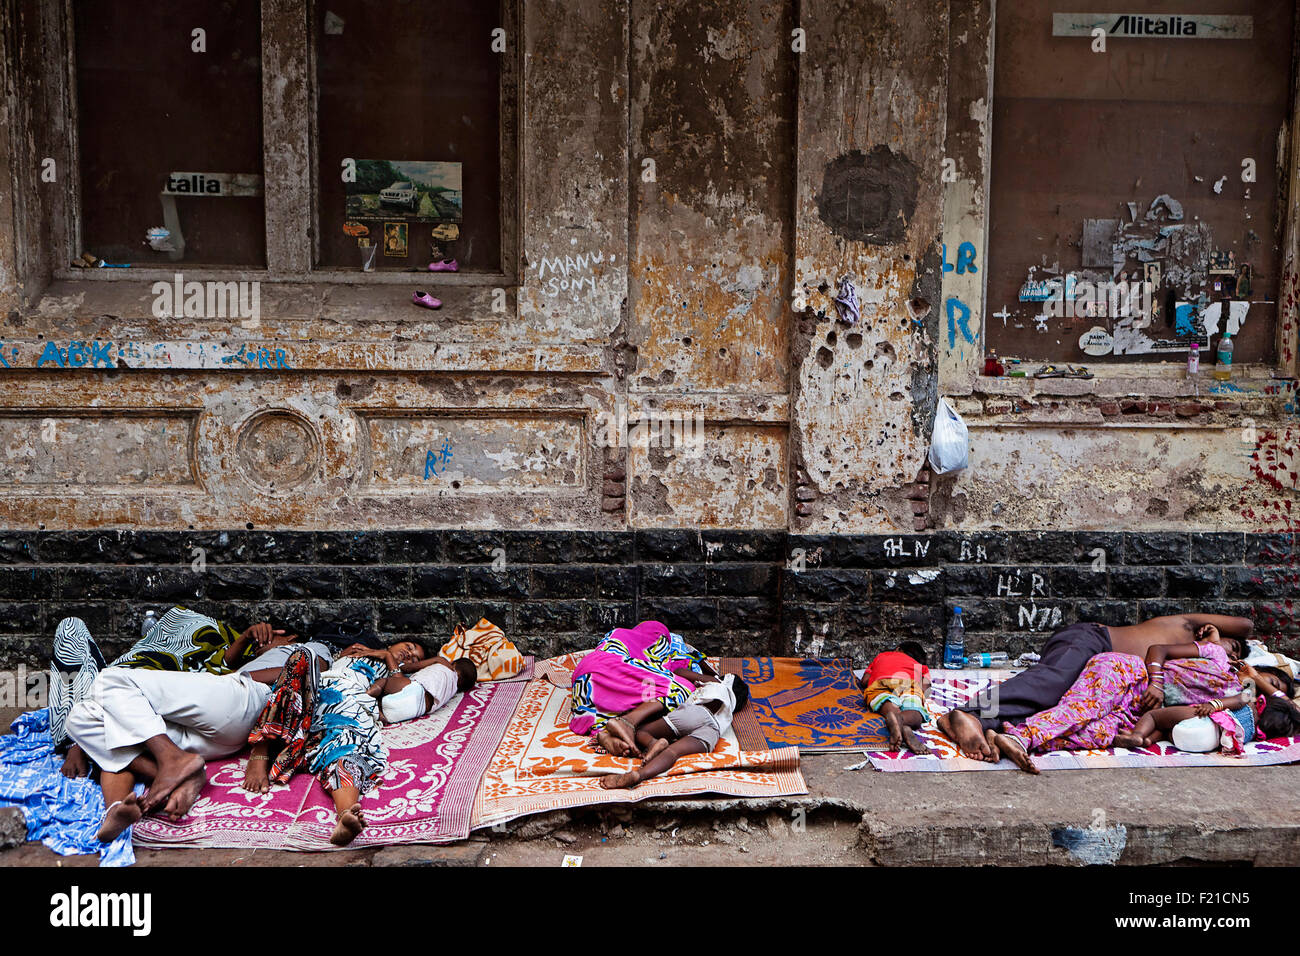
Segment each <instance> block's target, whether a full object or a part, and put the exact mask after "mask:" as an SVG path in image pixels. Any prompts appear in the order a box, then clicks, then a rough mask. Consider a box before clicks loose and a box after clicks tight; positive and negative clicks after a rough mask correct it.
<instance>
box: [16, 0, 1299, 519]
mask: <svg viewBox="0 0 1300 956" xmlns="http://www.w3.org/2000/svg"><path fill="white" fill-rule="evenodd" d="M55 6H57V5H55ZM990 7H991V3H990V2H989V0H976V2H969V0H951V2H950V3H949V4H942V3H940V4H936V3H934V2H933V0H862V2H857V3H843V2H833V0H803V2H801V3H799V4H797V5H795V4H790V3H784V2H780V0H703V2H701V3H699V4H694V5H661V4H654V3H650V2H648V0H613V2H600V0H540V2H529V3H528V4H527V5H526V9H523V11H522V24H521V29H522V41H521V42H522V54H521V56H520V58H519V67H520V72H519V74H518V82H519V90H518V94H519V113H518V117H519V119H518V122H519V129H518V142H519V149H518V155H517V156H507V160H508V161H513V162H514V165H515V166H516V167H517V177H516V178H517V182H518V207H519V208H518V209H517V210H509V211H507V212H508V213H510V214H509V215H503V220H505V221H513V222H516V223H517V236H516V237H515V238H516V239H517V243H516V244H515V245H514V246H511V245H510V244H509V243H507V244H506V248H512V247H513V248H515V249H517V252H518V261H517V262H515V263H508V264H507V267H506V269H505V272H506V276H505V277H504V279H503V280H501V285H502V286H503V287H504V288H503V289H502V292H503V293H504V296H505V299H506V303H505V305H506V307H505V310H504V311H500V310H499V309H498V302H497V298H498V296H497V291H496V288H495V287H494V286H493V285H492V284H488V283H484V282H479V283H477V284H476V283H474V282H473V281H454V282H449V283H448V284H446V285H445V286H439V287H438V295H439V297H440V298H442V299H443V301H444V306H443V309H442V310H441V311H440V312H438V313H436V314H428V313H421V312H419V310H412V308H411V306H410V304H409V301H407V300H408V297H409V288H407V287H405V286H403V285H397V284H387V285H385V284H376V285H363V284H361V283H358V284H355V285H347V284H314V283H312V282H310V281H301V282H291V283H289V282H286V283H282V284H272V283H269V282H264V283H263V287H262V289H261V295H262V299H261V302H262V313H263V319H262V323H261V326H260V327H259V328H257V329H247V328H243V327H241V326H240V325H239V324H238V323H237V322H232V321H229V320H216V319H212V320H209V319H157V318H154V317H153V315H152V314H151V300H152V298H153V295H152V293H151V290H150V286H151V283H150V282H148V281H140V280H135V281H126V282H122V281H116V282H106V281H71V280H67V279H64V280H55V281H53V282H51V272H52V270H53V268H55V266H56V265H57V263H56V262H55V259H56V258H57V256H56V255H55V253H54V251H53V250H55V249H56V248H57V246H56V245H55V243H54V242H47V241H45V240H44V239H41V240H39V241H35V242H32V241H29V240H30V237H31V236H32V235H33V234H35V235H40V236H47V235H49V236H55V237H56V239H57V235H58V233H59V231H60V229H61V228H62V227H61V226H59V224H58V216H57V215H56V212H57V209H53V208H51V207H50V206H49V204H48V201H47V199H48V197H47V195H46V194H45V193H41V192H40V191H39V188H38V184H37V181H36V176H37V166H35V165H31V164H25V163H24V161H23V160H24V157H29V156H30V155H33V154H42V153H43V152H44V151H51V150H57V149H60V148H64V147H60V146H58V144H59V143H64V146H65V147H66V137H67V130H68V128H69V127H70V125H71V123H72V118H71V116H70V115H66V116H65V115H64V114H65V112H66V110H63V108H61V107H58V106H57V104H58V103H60V102H61V99H62V96H63V93H62V86H61V82H62V81H59V82H58V83H55V82H52V81H51V82H46V81H44V80H41V79H39V71H28V70H25V69H24V64H27V63H29V62H31V61H32V57H33V54H34V52H35V51H37V50H38V49H39V44H36V43H34V41H32V39H31V37H32V36H36V37H40V36H46V37H48V36H49V34H50V32H51V29H52V26H56V25H52V24H51V23H48V22H45V21H44V20H40V22H38V23H35V24H34V25H32V23H31V22H29V20H24V19H23V18H25V17H27V18H30V17H33V16H36V15H35V14H29V13H27V12H26V11H27V6H26V5H24V4H16V3H14V2H12V0H0V28H3V30H4V44H5V45H4V50H5V53H6V57H5V61H4V63H3V64H0V79H3V82H4V98H3V102H0V310H2V312H0V363H2V364H0V375H3V376H4V378H5V381H6V386H7V387H6V388H5V389H4V390H3V391H0V526H5V527H9V528H20V529H36V528H47V529H56V528H99V527H130V528H142V529H148V528H155V529H164V530H169V531H172V530H175V531H186V530H188V529H191V528H193V529H197V530H199V531H203V530H205V529H247V528H248V527H249V526H252V527H253V528H256V529H263V528H270V529H288V528H297V529H316V530H322V531H324V530H337V529H372V528H374V529H379V528H404V527H430V528H462V527H464V528H472V529H489V530H490V529H499V528H511V529H528V528H575V529H585V530H588V531H610V530H621V529H626V528H629V527H632V528H640V529H652V528H680V529H695V528H705V529H708V528H717V529H736V528H750V529H775V530H779V531H786V530H788V531H793V532H796V533H802V534H808V535H817V534H828V533H841V532H843V533H857V534H873V533H874V534H886V535H889V534H897V533H898V532H900V531H906V532H911V531H913V530H924V529H926V528H927V527H929V528H934V527H938V528H947V529H967V528H971V529H1025V528H1046V527H1051V528H1061V529H1075V528H1077V529H1092V528H1110V527H1114V528H1131V529H1156V528H1164V529H1185V528H1189V527H1197V528H1205V527H1221V528H1237V529H1241V528H1253V527H1254V526H1253V525H1252V521H1254V519H1253V518H1251V517H1250V516H1249V515H1250V512H1251V510H1252V508H1253V509H1255V510H1257V511H1258V510H1261V509H1263V508H1264V507H1265V499H1266V498H1268V494H1266V493H1265V491H1264V490H1263V489H1260V488H1254V489H1253V490H1252V489H1251V488H1249V487H1247V485H1248V484H1249V481H1250V476H1251V473H1252V472H1251V464H1250V458H1249V453H1250V449H1248V448H1247V447H1245V445H1244V444H1243V443H1242V442H1241V441H1240V440H1239V438H1237V437H1235V436H1239V434H1240V432H1241V429H1242V427H1243V423H1244V420H1246V419H1249V420H1251V421H1253V422H1255V423H1256V424H1257V425H1258V426H1259V428H1260V430H1261V431H1262V432H1269V431H1270V430H1271V432H1270V433H1279V434H1284V433H1285V432H1284V430H1283V429H1284V426H1286V424H1287V423H1288V422H1289V416H1291V415H1292V414H1293V412H1290V411H1287V409H1294V408H1295V407H1296V406H1295V397H1294V394H1293V392H1292V391H1290V390H1288V387H1287V386H1286V385H1285V384H1283V385H1279V384H1278V383H1276V382H1273V381H1272V380H1269V379H1266V378H1260V379H1256V380H1252V381H1242V382H1240V383H1236V382H1234V383H1232V385H1233V388H1235V389H1239V390H1241V394H1238V393H1237V392H1236V391H1232V390H1231V389H1223V390H1220V391H1214V390H1210V389H1201V391H1200V392H1196V391H1193V390H1189V389H1188V388H1187V387H1185V385H1184V384H1183V383H1180V382H1176V381H1173V380H1170V379H1155V378H1152V379H1144V380H1142V381H1133V380H1129V379H1124V380H1115V381H1111V380H1109V379H1106V380H1104V381H1099V382H1098V383H1096V384H1095V387H1094V386H1090V387H1089V389H1084V388H1082V384H1083V383H1058V384H1056V385H1052V384H1051V383H1037V384H1032V385H1031V384H1027V383H1024V382H1021V383H1019V384H1017V383H1016V382H1007V381H1005V380H1001V381H1000V380H990V379H983V378H982V377H981V376H979V375H978V370H979V365H980V362H981V359H982V346H983V340H982V338H981V336H982V333H983V332H984V330H985V321H984V313H985V311H986V310H985V308H984V305H983V300H984V295H983V281H984V276H985V270H984V261H983V260H984V253H985V247H986V236H987V232H988V224H987V222H986V216H987V191H988V167H989V156H988V142H989V128H988V115H989V103H990V96H991V94H990V70H991V64H992V50H991V23H992V17H991V10H990ZM51 8H52V5H51V4H50V3H44V4H43V5H42V6H41V9H43V10H49V9H51ZM945 8H946V9H945ZM267 9H268V10H270V11H271V12H272V13H275V12H276V11H278V14H276V16H271V17H270V18H269V19H268V21H267V22H268V25H269V28H270V29H275V28H276V23H278V22H280V19H291V13H292V11H290V10H289V7H287V6H285V5H284V4H283V3H279V2H277V3H276V4H274V5H268V6H267ZM39 19H40V18H39V17H37V20H39ZM20 23H28V24H29V28H28V31H27V34H25V36H26V37H27V38H26V39H22V40H20V38H19V37H18V25H19V24H20ZM797 31H801V32H797ZM55 32H57V30H56V31H55ZM792 44H795V45H800V44H801V49H800V50H798V51H796V49H794V48H793V46H792ZM301 52H302V51H300V50H299V51H297V52H294V51H293V50H289V51H288V53H287V54H286V56H287V58H288V59H289V60H292V61H293V62H297V59H298V57H299V54H300V53H301ZM303 93H304V91H302V90H296V91H294V96H293V98H292V99H293V102H299V101H301V100H302V99H303ZM42 104H49V105H51V108H50V109H49V110H47V111H46V112H47V114H48V115H47V116H46V117H44V118H42V116H41V110H40V105H42ZM266 109H267V116H268V122H270V123H271V124H272V125H274V124H284V123H287V122H288V121H289V120H291V119H292V115H291V114H292V110H290V109H289V107H288V106H286V105H285V102H281V101H279V100H275V99H273V100H272V101H269V102H268V103H267V106H266ZM1294 126H1295V124H1293V127H1294ZM512 135H513V131H509V130H507V131H506V134H505V135H504V136H503V138H504V139H505V140H506V141H507V142H509V141H510V140H511V137H512ZM1293 135H1294V134H1293ZM291 146H294V148H295V149H296V148H298V147H302V148H306V146H305V144H302V143H297V144H296V145H294V144H291ZM60 155H63V154H62V153H60ZM647 160H650V161H653V176H649V175H647V171H648V169H649V167H647V165H646V161H647ZM1283 162H1284V163H1289V164H1290V167H1289V168H1291V169H1292V170H1293V172H1292V176H1291V180H1292V186H1291V193H1290V198H1289V199H1288V200H1287V205H1286V210H1287V211H1286V215H1287V219H1288V223H1289V229H1288V245H1287V246H1286V247H1285V248H1286V255H1287V259H1286V261H1287V262H1288V263H1289V267H1288V272H1287V277H1286V279H1285V280H1284V283H1283V293H1282V297H1281V298H1282V304H1281V314H1282V328H1281V329H1280V330H1279V349H1278V352H1279V355H1281V356H1283V358H1284V367H1285V369H1286V370H1287V371H1289V372H1292V373H1293V372H1294V363H1295V354H1296V350H1295V347H1294V339H1295V334H1296V326H1297V320H1296V315H1297V308H1298V306H1297V302H1298V301H1300V292H1298V291H1297V290H1300V284H1298V282H1297V279H1296V267H1295V263H1296V262H1297V261H1298V256H1297V252H1296V250H1297V248H1300V246H1298V245H1297V243H1298V242H1300V240H1297V238H1296V230H1295V228H1294V224H1295V220H1296V219H1297V217H1300V200H1298V199H1297V183H1296V174H1295V173H1294V161H1293V160H1292V159H1284V160H1283ZM949 171H951V174H950V175H945V174H946V173H949ZM64 173H66V170H64ZM272 188H279V187H277V186H275V185H274V184H273V183H272V181H271V179H268V190H270V189H272ZM286 188H288V187H286ZM304 201H305V200H304ZM20 242H21V243H23V244H20ZM288 248H289V247H288V246H287V245H285V247H284V250H282V251H284V252H285V254H284V255H283V256H281V257H280V258H281V261H289V259H290V258H291V257H290V254H289V252H288V251H287V250H288ZM290 264H292V263H290ZM844 277H848V278H849V279H850V280H851V282H852V284H853V287H854V290H855V293H856V296H857V300H858V303H859V308H860V315H859V318H858V320H857V322H856V323H855V324H846V323H844V322H841V321H839V320H838V319H839V315H840V312H839V310H838V309H837V307H836V304H835V301H834V300H835V298H836V296H837V295H838V293H839V291H840V280H841V279H842V278H844ZM116 278H119V279H120V278H129V277H116ZM468 278H469V277H466V276H459V277H456V279H457V280H467V279H468ZM516 279H517V282H516V281H515V280H516ZM40 292H44V296H43V298H41V297H40V296H39V295H36V294H35V293H40ZM25 299H26V300H30V301H25ZM954 301H955V302H957V303H960V306H961V308H957V307H955V306H953V305H952V303H953V302H954ZM413 312H415V313H418V314H413ZM51 349H52V350H53V351H51ZM3 365H7V366H9V367H8V368H7V369H6V368H4V367H3ZM1270 390H1271V391H1270ZM1134 394H1138V395H1141V396H1142V400H1141V402H1140V403H1138V402H1136V400H1134V398H1133V396H1134ZM940 396H946V397H948V398H949V399H950V400H952V401H954V402H955V403H956V405H957V408H958V411H959V412H961V413H962V414H963V415H964V416H966V418H967V421H968V423H969V424H970V425H971V435H972V446H971V465H972V467H971V468H970V469H969V470H968V471H966V472H963V473H961V474H960V475H957V476H952V477H944V478H937V479H935V480H934V481H933V482H932V483H931V485H930V486H929V488H928V491H929V492H930V494H931V500H930V502H929V516H928V517H925V516H924V509H921V510H918V508H917V505H918V502H917V501H916V497H915V490H914V489H915V488H916V487H917V486H916V485H914V484H913V483H914V482H915V481H916V480H917V478H918V473H919V472H921V471H922V469H923V466H924V462H925V455H926V451H927V448H928V439H929V433H930V428H931V423H932V420H933V417H934V412H935V407H936V403H937V401H938V399H939V398H940ZM1137 404H1141V406H1142V407H1141V408H1140V409H1138V408H1136V407H1131V408H1130V407H1129V406H1130V405H1133V406H1136V405H1137ZM1180 425H1181V426H1183V427H1175V426H1180ZM647 428H649V430H650V436H651V437H652V438H658V439H661V438H662V437H663V436H664V434H665V432H666V433H667V434H668V435H669V436H673V435H675V436H676V438H675V439H674V440H670V441H668V442H666V443H665V442H663V441H661V440H651V441H646V440H645V438H646V435H647V431H646V430H647ZM656 429H658V431H656ZM674 429H675V430H676V431H674ZM924 487H925V486H924V484H922V488H923V489H924ZM1242 488H1246V490H1245V491H1242ZM1294 494H1295V492H1294V487H1292V488H1289V489H1287V490H1286V491H1285V495H1288V496H1290V497H1294ZM922 497H924V495H922ZM1288 500H1289V499H1288ZM638 533H640V532H638Z"/></svg>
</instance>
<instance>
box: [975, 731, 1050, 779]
mask: <svg viewBox="0 0 1300 956" xmlns="http://www.w3.org/2000/svg"><path fill="white" fill-rule="evenodd" d="M984 736H985V738H986V739H987V740H988V742H989V746H990V747H992V748H993V751H994V753H1000V754H1002V756H1004V757H1006V758H1007V759H1008V760H1010V761H1011V762H1012V763H1013V764H1015V765H1016V766H1017V767H1019V768H1020V769H1021V770H1023V771H1024V772H1025V773H1032V774H1037V773H1038V772H1039V770H1038V767H1037V766H1035V765H1034V761H1033V760H1031V759H1030V757H1029V752H1028V751H1026V750H1025V748H1024V747H1022V746H1021V745H1020V741H1019V740H1017V739H1016V738H1015V737H1012V736H1011V735H1010V734H1000V733H998V732H997V731H995V730H989V731H985V734H984Z"/></svg>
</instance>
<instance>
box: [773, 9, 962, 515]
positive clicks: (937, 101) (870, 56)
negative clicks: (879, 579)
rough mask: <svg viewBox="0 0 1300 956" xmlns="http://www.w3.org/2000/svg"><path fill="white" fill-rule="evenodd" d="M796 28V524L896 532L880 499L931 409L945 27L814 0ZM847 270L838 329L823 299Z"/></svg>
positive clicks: (915, 452) (922, 434)
mask: <svg viewBox="0 0 1300 956" xmlns="http://www.w3.org/2000/svg"><path fill="white" fill-rule="evenodd" d="M800 25H801V26H802V27H803V28H804V29H805V30H806V31H807V43H808V49H807V51H806V52H805V53H804V54H803V55H801V56H800V59H799V135H798V147H797V148H798V157H799V160H798V169H799V174H798V190H799V191H798V201H797V204H796V224H797V233H796V239H795V250H796V251H795V273H794V283H795V289H796V294H797V295H802V296H804V297H805V298H806V302H807V307H806V308H805V309H804V311H803V313H802V314H801V315H800V318H799V322H798V326H797V329H796V332H795V342H794V345H793V349H792V351H793V355H792V364H793V365H794V366H795V368H796V369H797V372H796V374H795V377H794V382H793V383H792V385H793V389H794V392H795V399H794V409H793V411H794V420H793V421H792V423H791V438H792V444H793V445H794V453H793V458H794V466H795V469H796V480H797V482H798V484H799V487H800V489H801V490H803V491H804V494H803V495H802V496H801V501H802V503H803V504H804V507H803V508H801V509H800V512H801V514H800V515H799V517H800V518H802V519H803V520H798V521H796V526H797V527H799V528H800V529H801V530H818V531H846V530H849V529H861V530H883V529H887V528H890V527H895V528H896V527H900V526H903V527H906V525H907V524H910V523H911V510H910V507H908V506H907V502H906V500H905V499H904V498H903V496H902V494H901V493H891V492H892V491H893V490H894V489H899V488H901V487H902V486H903V485H904V484H906V483H907V482H908V481H910V480H911V479H912V478H913V477H914V476H915V475H916V473H917V471H918V470H919V469H920V467H921V464H922V462H923V461H924V457H925V452H926V447H927V436H928V434H929V426H930V419H931V418H932V417H933V407H934V389H935V370H936V369H935V362H936V355H935V348H936V341H935V329H936V311H935V308H934V303H935V301H936V300H937V297H938V292H939V290H938V285H939V276H940V256H939V237H940V233H941V230H942V196H941V191H940V189H939V188H938V181H939V171H940V167H941V159H942V155H943V153H942V146H943V137H944V116H945V105H946V104H945V101H946V96H945V94H944V73H945V70H944V66H945V61H946V56H947V21H946V18H945V17H943V16H935V15H934V4H932V3H926V2H920V0H917V2H910V0H909V2H895V3H862V4H842V3H832V2H815V3H808V4H804V5H802V7H801V17H800ZM845 277H847V278H848V281H850V282H852V284H853V285H854V287H855V288H856V290H857V298H858V299H859V301H860V311H861V317H860V319H859V320H858V321H857V322H856V323H855V324H853V325H851V326H850V325H845V324H841V323H839V322H838V321H837V311H836V308H835V305H834V302H833V299H834V298H835V296H836V294H837V292H838V290H839V284H840V281H841V279H843V278H845ZM808 492H812V493H811V494H809V493H808Z"/></svg>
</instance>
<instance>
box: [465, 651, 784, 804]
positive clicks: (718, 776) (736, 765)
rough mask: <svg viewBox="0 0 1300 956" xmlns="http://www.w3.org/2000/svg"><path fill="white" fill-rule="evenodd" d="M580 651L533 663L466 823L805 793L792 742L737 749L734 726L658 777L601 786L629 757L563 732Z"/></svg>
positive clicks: (628, 764)
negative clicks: (712, 746)
mask: <svg viewBox="0 0 1300 956" xmlns="http://www.w3.org/2000/svg"><path fill="white" fill-rule="evenodd" d="M581 659H582V655H581V654H567V655H564V656H562V657H556V658H552V659H550V660H548V661H542V662H539V663H538V665H537V676H538V678H539V679H537V680H532V681H529V682H528V685H527V687H526V688H525V690H524V695H523V697H522V699H521V700H520V701H519V704H518V706H517V707H516V708H515V716H514V719H513V720H511V722H510V725H509V726H508V727H507V728H506V732H505V736H504V737H503V738H502V740H501V745H500V746H499V747H498V748H497V752H496V754H495V755H494V756H493V758H492V762H491V763H490V764H489V765H488V769H487V772H486V773H485V774H484V775H483V781H482V784H481V785H480V786H479V791H478V796H477V797H476V798H475V800H474V809H473V811H472V813H471V816H470V827H471V829H479V828H480V827H487V826H493V825H495V824H498V823H504V822H506V821H508V820H513V819H516V818H517V817H522V816H527V815H528V814H532V813H542V812H545V811H547V810H558V809H563V808H572V807H584V806H591V805H594V804H600V803H635V802H637V801H640V800H645V799H648V798H650V797H685V796H695V795H698V794H705V793H718V794H725V795H728V796H736V797H780V796H787V795H791V794H802V793H807V792H808V787H807V785H806V784H805V783H804V779H803V774H801V773H800V772H799V751H798V748H796V747H782V748H780V749H777V750H742V749H741V748H740V745H739V744H738V743H737V741H736V737H735V735H734V733H731V732H728V734H727V735H726V736H725V737H724V738H723V739H722V741H721V742H720V743H719V744H718V748H717V749H716V750H715V751H714V752H713V753H711V754H700V755H698V756H694V757H689V758H685V759H682V760H679V761H678V762H677V763H676V765H674V766H673V768H672V769H671V770H670V771H668V773H666V774H664V775H663V776H662V777H656V778H655V779H653V780H647V781H645V782H644V783H642V784H640V785H639V786H637V787H636V788H634V789H631V790H606V789H604V788H603V787H601V785H600V778H601V777H602V776H604V775H605V774H608V773H620V772H623V771H625V770H630V769H631V768H632V767H633V766H634V764H633V762H632V761H631V760H630V759H627V758H622V757H613V756H610V755H608V754H600V753H597V752H596V751H595V750H593V749H592V748H591V746H590V744H589V743H588V742H587V741H586V740H585V739H584V738H581V737H578V736H577V735H575V734H573V733H571V732H570V731H569V727H568V723H569V678H570V676H571V675H572V673H573V669H574V667H576V666H577V663H578V661H579V660H581Z"/></svg>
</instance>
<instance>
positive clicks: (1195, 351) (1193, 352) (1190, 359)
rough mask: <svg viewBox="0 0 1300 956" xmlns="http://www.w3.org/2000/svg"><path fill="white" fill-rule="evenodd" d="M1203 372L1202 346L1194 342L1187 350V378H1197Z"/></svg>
mask: <svg viewBox="0 0 1300 956" xmlns="http://www.w3.org/2000/svg"><path fill="white" fill-rule="evenodd" d="M1200 371H1201V346H1200V344H1199V343H1197V342H1193V343H1192V344H1191V345H1190V346H1189V347H1188V349H1187V377H1188V378H1196V376H1197V373H1199V372H1200Z"/></svg>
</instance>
